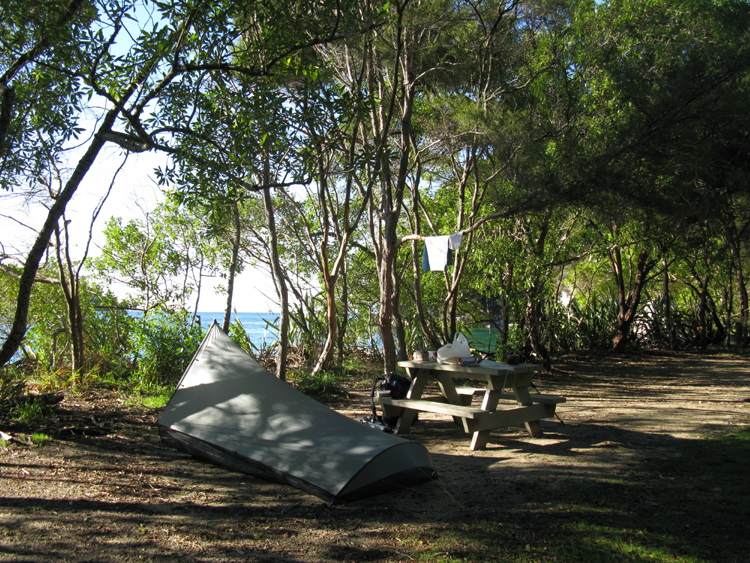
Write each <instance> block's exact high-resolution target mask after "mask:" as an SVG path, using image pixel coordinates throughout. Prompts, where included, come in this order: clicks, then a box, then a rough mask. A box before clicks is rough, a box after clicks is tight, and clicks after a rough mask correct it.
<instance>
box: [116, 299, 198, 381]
mask: <svg viewBox="0 0 750 563" xmlns="http://www.w3.org/2000/svg"><path fill="white" fill-rule="evenodd" d="M202 339H203V332H202V331H201V328H200V326H198V325H197V324H191V323H190V319H189V314H188V313H187V312H186V311H180V312H178V313H172V314H167V313H154V314H149V315H144V316H143V317H142V318H141V319H140V320H139V322H136V323H135V325H134V327H133V329H132V332H131V334H130V346H131V349H132V350H133V354H134V358H135V362H134V364H135V371H134V374H133V375H134V376H135V378H136V381H137V383H138V384H139V386H140V387H151V386H154V385H172V384H174V383H175V382H176V381H177V380H178V379H179V378H180V377H181V376H182V374H183V372H184V371H185V369H186V368H187V366H188V364H189V363H190V360H191V359H192V358H193V355H194V354H195V351H196V350H197V349H198V346H199V345H200V342H201V340H202Z"/></svg>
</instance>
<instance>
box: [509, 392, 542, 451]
mask: <svg viewBox="0 0 750 563" xmlns="http://www.w3.org/2000/svg"><path fill="white" fill-rule="evenodd" d="M513 394H514V395H515V396H516V401H518V403H519V404H520V405H523V406H525V407H527V406H530V405H532V404H533V401H532V400H531V395H530V394H529V388H528V387H514V388H513ZM524 425H525V426H526V432H528V433H529V436H531V437H532V438H539V437H541V436H542V435H543V434H544V432H543V431H542V424H541V422H539V421H538V420H532V421H530V422H524Z"/></svg>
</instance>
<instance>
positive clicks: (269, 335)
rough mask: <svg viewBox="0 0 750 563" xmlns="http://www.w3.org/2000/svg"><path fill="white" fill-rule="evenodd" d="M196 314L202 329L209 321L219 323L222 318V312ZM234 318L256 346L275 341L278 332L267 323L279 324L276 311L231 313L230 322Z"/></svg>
mask: <svg viewBox="0 0 750 563" xmlns="http://www.w3.org/2000/svg"><path fill="white" fill-rule="evenodd" d="M198 315H199V316H200V318H201V326H202V327H203V328H204V329H206V330H207V329H208V328H209V327H210V326H211V323H213V322H214V319H216V322H217V323H219V324H221V323H222V321H223V320H224V313H223V312H204V311H202V312H199V313H198ZM235 318H238V319H239V321H240V322H241V323H242V326H243V327H244V328H245V332H246V333H247V336H248V338H249V339H250V341H251V342H252V343H253V344H255V345H256V346H258V347H260V346H261V344H262V343H263V342H264V341H265V343H266V345H269V344H273V343H274V342H276V341H277V339H278V338H277V336H278V332H277V331H276V330H275V329H274V328H273V326H271V327H270V328H269V325H275V326H279V315H278V313H232V322H234V320H235Z"/></svg>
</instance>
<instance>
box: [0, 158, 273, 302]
mask: <svg viewBox="0 0 750 563" xmlns="http://www.w3.org/2000/svg"><path fill="white" fill-rule="evenodd" d="M122 159H123V155H122V152H121V151H120V149H119V148H117V147H115V146H114V145H111V144H110V145H107V146H105V148H104V150H103V151H102V154H100V157H99V158H98V159H97V161H96V163H95V165H94V167H93V168H92V169H91V170H90V171H89V173H88V174H87V176H86V178H85V180H84V182H83V183H82V185H81V186H80V187H79V189H78V191H77V192H76V194H75V195H74V196H73V199H72V201H71V202H70V203H69V204H68V207H67V211H66V216H67V219H68V220H70V221H71V223H70V225H69V229H70V230H71V239H72V241H73V247H74V256H73V259H74V260H75V259H80V258H81V257H82V256H83V254H84V251H85V245H86V241H87V239H88V232H89V227H90V223H91V219H92V216H93V214H94V210H95V208H96V206H97V205H98V203H99V201H100V199H101V198H102V196H104V194H106V192H107V189H108V188H109V186H110V183H111V182H112V177H113V175H114V173H115V171H116V170H117V169H118V167H119V166H120V164H121V163H122ZM164 159H165V157H164V155H160V154H157V153H153V152H150V153H145V154H141V155H137V154H131V155H130V156H129V157H128V160H127V163H126V164H125V167H124V168H123V170H122V171H120V173H119V174H118V175H117V178H116V180H115V183H114V185H113V189H112V191H111V193H110V196H109V197H108V199H107V201H106V202H105V204H104V206H103V207H102V211H101V213H100V214H99V216H98V218H97V220H96V222H95V224H94V229H93V237H92V244H91V246H90V249H89V257H94V256H98V255H99V254H100V252H101V246H102V244H103V241H104V235H103V234H102V233H103V230H104V227H105V224H106V223H107V221H108V220H109V218H110V217H121V218H122V219H123V222H127V221H128V220H130V219H136V218H143V213H144V211H150V210H152V209H154V207H156V205H157V204H158V203H159V202H160V201H161V200H162V195H161V192H160V190H159V187H158V186H157V184H156V179H155V175H154V173H153V170H154V168H156V167H157V166H159V165H160V164H163V163H164V162H165V160H164ZM46 215H47V212H46V209H44V208H42V207H41V206H36V207H28V206H26V205H24V201H23V199H22V198H21V197H20V196H18V195H17V194H13V193H7V192H0V242H2V245H3V247H4V250H5V252H6V253H8V254H10V253H11V252H14V253H24V250H27V249H28V248H29V247H30V246H31V244H32V243H33V241H34V239H35V237H36V231H37V230H38V229H39V228H40V227H41V225H42V224H43V222H44V219H45V218H46ZM222 282H225V280H221V279H219V278H215V277H209V278H204V282H203V283H204V287H203V290H202V292H201V297H200V303H199V310H200V311H203V312H218V311H223V310H224V309H225V307H226V296H225V295H223V294H220V293H218V292H217V286H218V285H219V284H220V283H222ZM112 290H113V291H114V292H115V294H116V295H118V296H120V297H124V296H125V294H126V293H127V291H126V288H124V287H121V286H120V287H118V286H116V285H113V286H112ZM274 301H275V291H274V289H273V284H272V282H271V279H270V278H269V277H268V275H267V274H266V273H265V272H263V271H262V270H260V269H253V268H251V267H248V268H247V269H246V271H245V272H243V273H242V274H240V276H239V277H238V279H237V281H236V282H235V295H234V300H233V307H234V309H236V310H237V311H238V312H256V311H257V312H264V313H265V312H268V311H277V310H278V307H277V306H276V304H275V302H274ZM193 306H194V303H191V304H190V307H191V308H192V307H193Z"/></svg>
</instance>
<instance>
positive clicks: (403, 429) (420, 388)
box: [395, 370, 429, 434]
mask: <svg viewBox="0 0 750 563" xmlns="http://www.w3.org/2000/svg"><path fill="white" fill-rule="evenodd" d="M407 371H409V372H410V373H409V375H410V376H411V377H412V381H411V387H410V388H409V392H408V393H407V394H406V398H407V399H421V398H422V393H423V392H424V388H425V385H426V384H427V375H428V373H429V372H424V370H416V371H415V372H414V373H413V374H412V373H411V371H410V370H407ZM416 415H417V411H413V410H410V409H404V410H403V411H402V412H401V416H400V417H399V419H398V422H397V423H396V430H395V433H396V434H408V433H409V430H410V429H411V425H412V423H413V422H414V417H415V416H416Z"/></svg>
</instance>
